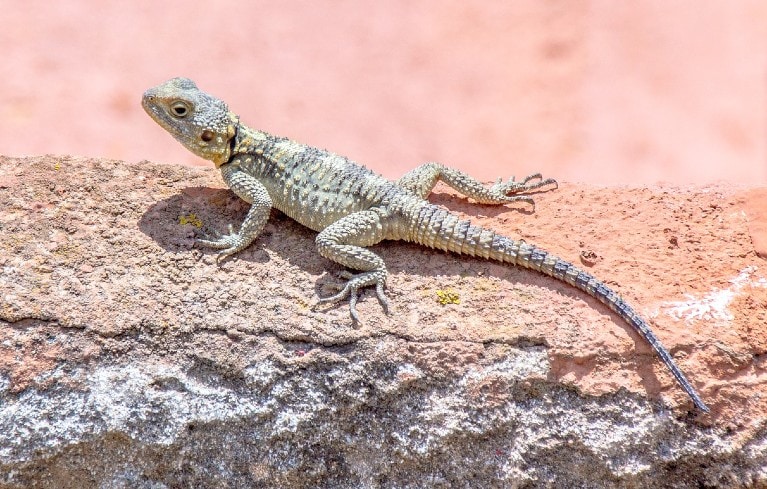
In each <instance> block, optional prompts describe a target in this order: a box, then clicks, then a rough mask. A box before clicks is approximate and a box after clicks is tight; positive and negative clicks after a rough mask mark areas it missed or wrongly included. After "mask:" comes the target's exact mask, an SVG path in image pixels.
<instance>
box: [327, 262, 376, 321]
mask: <svg viewBox="0 0 767 489" xmlns="http://www.w3.org/2000/svg"><path fill="white" fill-rule="evenodd" d="M339 275H341V276H342V277H344V278H347V279H348V281H347V282H346V284H345V285H344V286H343V287H338V288H340V289H341V291H340V292H338V293H337V294H334V295H332V296H330V297H322V298H320V299H319V300H318V303H319V304H333V303H335V302H338V301H340V300H343V299H345V298H346V297H349V314H350V315H351V317H352V321H353V322H355V323H359V322H360V316H359V313H357V300H358V299H359V295H360V289H361V288H363V287H368V286H370V285H375V288H376V296H377V297H378V301H379V302H380V303H381V306H382V307H383V310H384V312H385V313H386V314H388V313H389V300H388V299H387V298H386V294H385V293H384V283H385V281H386V275H385V274H382V273H381V272H377V271H372V272H364V273H358V274H353V273H351V272H349V271H346V270H344V271H342V272H341V273H339Z"/></svg>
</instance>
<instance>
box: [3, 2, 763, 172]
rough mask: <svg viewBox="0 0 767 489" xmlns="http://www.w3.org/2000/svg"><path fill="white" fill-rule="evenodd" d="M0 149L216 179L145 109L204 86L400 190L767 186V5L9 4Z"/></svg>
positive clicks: (257, 120) (248, 114) (249, 117)
mask: <svg viewBox="0 0 767 489" xmlns="http://www.w3.org/2000/svg"><path fill="white" fill-rule="evenodd" d="M0 45H2V47H3V49H2V56H1V57H0V71H1V72H2V76H0V115H1V117H0V154H5V155H36V154H43V153H54V154H63V153H67V154H75V155H87V156H96V157H107V158H119V159H124V160H128V161H139V160H143V159H149V160H152V161H158V162H169V163H170V162H175V163H184V164H198V165H199V164H207V163H206V162H203V161H202V160H200V159H198V158H196V157H194V156H193V155H191V154H189V153H187V151H186V150H185V149H183V148H182V147H181V146H180V145H179V144H177V143H176V142H175V141H174V140H172V139H171V138H170V137H169V136H168V135H167V134H166V133H165V132H164V131H163V130H161V129H160V128H159V127H157V126H155V124H154V123H153V122H152V121H151V120H150V119H149V118H148V117H147V116H146V115H145V114H144V113H143V111H142V110H141V107H140V105H139V100H140V98H141V94H142V92H143V91H144V90H145V89H146V88H148V87H149V86H152V85H155V84H157V83H160V82H162V81H164V80H166V79H168V78H171V77H174V76H181V75H183V76H188V77H190V78H193V79H194V80H195V81H197V83H198V85H200V87H201V88H203V89H205V90H206V91H209V92H211V93H213V94H215V95H218V96H220V97H221V98H224V99H225V100H226V101H227V102H228V103H229V104H230V106H231V108H232V109H233V110H234V111H235V112H237V113H239V114H240V115H241V116H242V119H243V121H244V122H246V123H248V124H249V125H252V126H254V127H258V128H261V129H264V130H266V131H269V132H272V133H275V134H279V135H283V136H288V137H291V138H293V139H297V140H299V141H302V142H305V143H308V144H312V145H316V146H321V147H325V148H328V149H330V150H332V151H334V152H337V153H341V154H344V155H346V156H349V157H351V158H353V159H355V160H357V161H359V162H363V163H365V164H366V165H367V166H369V167H372V168H374V169H375V170H377V171H379V172H382V173H384V174H385V175H387V176H389V177H393V178H396V177H397V176H398V175H400V174H402V173H404V172H405V171H407V170H408V169H410V168H413V167H414V166H416V165H418V164H419V163H422V162H425V161H430V160H436V161H440V162H442V163H445V164H448V165H450V166H454V167H458V168H463V169H465V170H467V171H470V172H471V173H472V174H474V175H476V176H478V177H480V178H481V179H483V180H489V179H492V178H494V177H496V176H500V175H504V176H510V175H512V174H514V175H517V176H522V175H525V174H528V173H532V172H535V171H542V172H544V173H545V174H546V175H549V176H554V177H556V178H559V179H561V180H565V181H579V182H590V183H597V184H616V183H639V184H651V183H655V182H659V181H662V182H670V183H707V182H715V181H722V180H724V181H729V182H736V183H738V182H742V183H751V184H753V183H762V184H764V183H767V2H765V1H764V0H742V1H732V2H727V1H718V0H675V1H668V0H645V1H637V2H615V1H611V0H591V1H540V0H524V1H517V0H515V1H505V2H488V1H486V0H472V1H467V0H464V1H411V0H408V1H405V0H389V1H385V2H382V1H369V0H364V1H363V0H360V1H352V0H336V1H332V2H331V1H327V2H321V1H282V2H247V1H246V2H242V1H240V2H235V1H217V0H207V1H205V2H192V1H181V0H172V1H163V2H158V1H147V0H139V1H133V2H97V1H92V0H91V1H86V0H79V1H77V0H70V1H66V2H43V1H36V0H32V1H28V2H16V1H9V0H0Z"/></svg>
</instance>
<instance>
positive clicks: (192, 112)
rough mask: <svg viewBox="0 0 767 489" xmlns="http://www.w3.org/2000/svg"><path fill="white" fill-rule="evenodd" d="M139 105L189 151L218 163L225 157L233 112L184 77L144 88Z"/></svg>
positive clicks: (229, 148)
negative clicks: (145, 89) (147, 88)
mask: <svg viewBox="0 0 767 489" xmlns="http://www.w3.org/2000/svg"><path fill="white" fill-rule="evenodd" d="M141 105H142V106H143V107H144V110H145V111H146V113H147V114H149V116H150V117H151V118H152V119H154V121H155V122H156V123H158V124H159V125H160V126H162V127H163V128H164V129H165V130H166V131H168V132H169V133H170V134H171V135H172V136H173V137H174V138H176V139H177V140H178V141H179V142H180V143H181V144H183V145H184V146H186V148H187V149H188V150H189V151H191V152H192V153H194V154H196V155H197V156H200V157H202V158H205V159H206V160H211V161H213V163H215V164H216V167H219V166H221V165H223V164H224V163H226V162H227V161H228V160H229V157H230V156H231V152H232V146H233V145H232V144H231V142H230V141H231V139H232V138H234V137H235V135H236V134H237V125H238V124H239V122H238V118H237V116H235V115H234V114H232V113H231V112H229V108H228V107H227V106H226V104H225V103H224V102H222V101H221V100H219V99H217V98H215V97H213V96H211V95H208V94H207V93H205V92H203V91H201V90H200V89H199V88H197V85H195V84H194V82H193V81H192V80H190V79H188V78H173V79H172V80H168V81H166V82H165V83H163V84H161V85H158V86H156V87H154V88H150V89H149V90H147V91H146V92H144V96H143V98H142V99H141Z"/></svg>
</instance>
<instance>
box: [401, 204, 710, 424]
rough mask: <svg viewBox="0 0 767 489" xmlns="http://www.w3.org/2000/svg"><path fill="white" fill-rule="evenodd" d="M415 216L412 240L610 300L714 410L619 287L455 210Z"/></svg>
mask: <svg viewBox="0 0 767 489" xmlns="http://www.w3.org/2000/svg"><path fill="white" fill-rule="evenodd" d="M414 221H415V222H414V223H413V227H412V228H411V231H412V240H413V241H414V242H416V243H419V244H422V245H424V246H428V247H430V248H436V249H440V250H444V251H453V252H455V253H460V254H464V255H470V256H479V257H482V258H486V259H489V260H495V261H499V262H503V263H511V264H513V265H519V266H522V267H525V268H530V269H532V270H537V271H539V272H541V273H543V274H545V275H548V276H550V277H554V278H556V279H558V280H561V281H562V282H566V283H568V284H570V285H572V286H573V287H575V288H577V289H579V290H582V291H583V292H586V293H587V294H588V295H590V296H591V297H594V298H595V299H597V300H598V301H599V302H601V303H603V304H605V305H606V306H607V307H609V308H610V309H612V310H613V311H614V312H615V313H616V314H618V315H619V316H620V317H621V318H623V320H624V321H626V322H627V323H628V324H629V325H631V327H633V328H634V329H635V330H636V331H637V332H638V333H639V334H640V335H641V336H642V337H643V338H644V339H645V340H647V342H648V343H649V344H650V345H651V346H652V347H653V349H654V350H655V351H656V352H657V354H658V356H659V357H660V358H661V360H663V363H664V364H666V367H668V369H669V370H670V371H671V373H672V374H673V375H674V377H675V378H676V380H677V382H679V385H681V386H682V389H684V391H685V392H686V393H687V394H688V395H689V396H690V398H691V399H692V402H693V403H694V404H695V407H697V408H698V409H700V410H701V411H704V412H708V411H709V409H708V406H706V404H705V403H704V402H703V400H702V399H701V398H700V396H699V395H698V393H697V392H696V391H695V389H694V388H693V387H692V385H690V382H689V381H688V380H687V378H686V377H685V376H684V374H683V373H682V371H681V370H679V367H677V366H676V364H675V363H674V359H673V358H672V357H671V355H670V354H669V352H668V351H667V350H666V349H665V348H664V347H663V345H662V344H661V342H660V340H659V339H658V337H657V336H655V333H653V332H652V330H651V329H650V326H649V325H648V324H647V322H645V320H644V319H642V317H641V316H639V314H637V313H636V311H634V309H633V308H632V307H631V306H630V305H628V304H627V303H626V302H625V301H624V300H623V299H621V298H620V297H619V296H618V294H617V293H615V291H613V290H612V289H611V288H610V287H608V286H607V285H605V284H604V283H602V282H601V281H599V280H598V279H597V278H595V277H594V276H593V275H591V274H589V273H586V272H585V271H583V270H581V269H579V268H578V267H576V266H575V265H573V264H572V263H570V262H567V261H565V260H563V259H561V258H558V257H556V256H554V255H551V254H549V253H548V252H546V251H544V250H542V249H540V248H537V247H536V246H534V245H532V244H527V243H525V242H523V241H516V240H513V239H511V238H507V237H505V236H502V235H499V234H496V233H495V232H494V231H492V230H490V229H486V228H483V227H480V226H473V225H472V224H471V223H470V221H468V220H464V219H460V218H459V217H458V216H456V215H455V214H452V213H451V212H449V211H447V210H445V209H442V208H440V207H437V206H434V205H431V204H426V205H424V206H423V207H421V209H420V211H419V213H418V216H417V219H415V220H414Z"/></svg>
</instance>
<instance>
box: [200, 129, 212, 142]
mask: <svg viewBox="0 0 767 489" xmlns="http://www.w3.org/2000/svg"><path fill="white" fill-rule="evenodd" d="M214 137H215V134H213V131H211V130H210V129H205V130H204V131H202V134H200V139H202V140H203V141H205V142H206V143H208V142H210V141H212V140H213V138H214Z"/></svg>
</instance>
